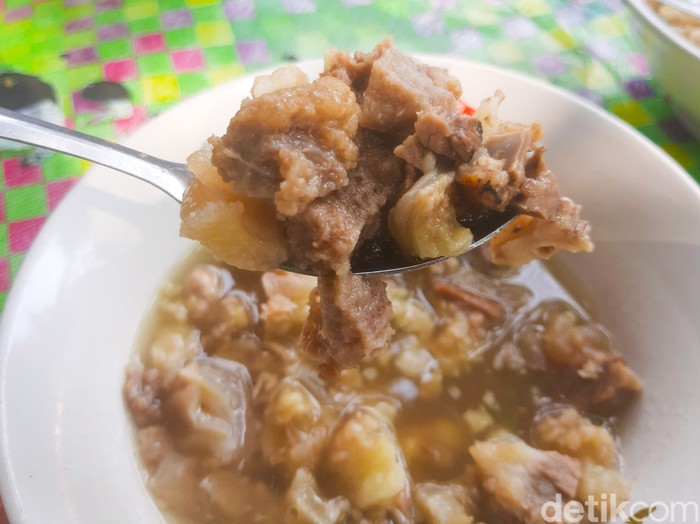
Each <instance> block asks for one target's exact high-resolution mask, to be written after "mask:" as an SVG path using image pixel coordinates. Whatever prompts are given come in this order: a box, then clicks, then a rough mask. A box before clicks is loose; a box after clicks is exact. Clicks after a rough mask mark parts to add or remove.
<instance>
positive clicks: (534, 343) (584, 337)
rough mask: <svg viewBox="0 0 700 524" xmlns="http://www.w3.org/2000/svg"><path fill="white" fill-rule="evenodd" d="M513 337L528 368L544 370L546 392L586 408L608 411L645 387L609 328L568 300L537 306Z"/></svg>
mask: <svg viewBox="0 0 700 524" xmlns="http://www.w3.org/2000/svg"><path fill="white" fill-rule="evenodd" d="M514 341H515V343H516V345H517V350H518V351H519V352H520V355H521V356H522V357H523V359H524V361H525V365H526V367H527V369H528V370H529V371H530V372H534V373H542V381H541V387H542V388H543V390H545V392H546V393H547V394H548V395H549V396H550V397H554V398H560V397H564V398H565V399H566V400H567V402H568V403H571V404H573V405H575V406H576V407H578V408H579V409H581V410H582V411H595V412H606V411H608V410H609V409H610V408H612V407H614V406H617V405H619V404H621V403H623V402H625V401H626V400H628V399H629V398H630V397H632V396H633V395H634V394H636V393H637V392H639V390H640V389H641V387H642V385H641V381H640V379H639V377H637V375H636V374H635V373H634V372H633V371H632V370H631V369H630V368H629V367H628V366H627V364H626V363H625V360H624V358H623V357H622V356H621V355H619V354H618V353H616V352H615V351H614V350H613V348H612V344H611V342H610V337H609V335H608V334H607V332H606V331H605V330H604V328H602V327H601V326H600V325H598V324H596V323H595V322H593V321H591V320H589V319H585V318H583V317H581V315H579V314H578V313H577V312H576V311H575V310H574V309H573V308H572V307H571V306H569V305H568V304H566V303H564V302H560V301H550V302H543V303H541V304H540V305H538V306H537V307H536V308H535V309H534V310H533V311H531V312H530V313H529V314H528V315H527V317H526V318H525V319H524V320H523V321H522V322H521V323H520V325H518V326H516V327H515V331H514ZM515 349H516V348H511V350H515Z"/></svg>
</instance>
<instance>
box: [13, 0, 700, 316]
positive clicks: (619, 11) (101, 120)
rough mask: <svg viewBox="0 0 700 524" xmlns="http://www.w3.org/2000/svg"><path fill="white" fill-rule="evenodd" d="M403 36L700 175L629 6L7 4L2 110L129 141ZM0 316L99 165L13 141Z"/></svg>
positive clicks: (403, 1) (422, 0)
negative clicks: (318, 60)
mask: <svg viewBox="0 0 700 524" xmlns="http://www.w3.org/2000/svg"><path fill="white" fill-rule="evenodd" d="M387 34H393V35H394V36H395V42H396V43H397V45H398V46H399V47H400V48H401V49H403V50H404V51H408V52H430V53H445V54H449V55H454V56H458V57H464V58H469V59H474V60H480V61H485V62H489V63H493V64H498V65H500V66H505V67H508V68H512V69H515V70H519V71H522V72H524V73H527V74H530V75H533V76H537V77H542V78H546V79H548V80H549V81H550V82H552V83H554V84H556V85H559V86H561V87H564V88H566V89H569V90H571V91H574V92H576V93H578V94H579V95H580V96H582V97H584V98H586V99H588V100H590V101H591V102H593V103H595V104H599V105H601V106H603V107H605V108H606V109H608V110H609V111H611V112H612V113H614V114H616V115H618V116H620V117H621V118H623V119H625V120H626V121H628V122H629V123H630V124H632V125H633V126H635V127H636V128H637V129H639V131H641V132H642V133H644V134H645V135H646V136H648V137H649V138H651V139H652V140H653V141H654V142H656V143H657V144H659V145H660V146H661V147H662V148H663V149H665V150H666V151H667V152H668V153H669V154H670V155H671V156H673V157H674V158H675V159H676V160H677V161H678V162H679V163H680V164H681V165H682V166H684V167H685V168H686V169H687V170H688V171H689V172H690V173H691V174H693V175H694V176H695V177H696V178H700V143H698V141H696V140H693V139H692V138H691V137H690V135H689V134H688V133H687V132H686V131H685V130H684V129H683V127H682V126H681V125H680V123H679V122H678V121H677V119H676V118H675V117H674V116H673V114H672V113H671V111H670V110H669V108H668V106H667V104H666V103H665V101H664V94H663V92H661V90H660V89H659V86H658V84H657V83H656V82H655V80H654V78H653V77H651V76H650V72H649V69H648V66H647V62H646V61H645V59H644V56H643V55H642V54H641V53H640V51H639V49H638V47H637V45H636V43H635V41H634V38H633V36H632V35H631V34H630V28H629V25H628V22H627V13H626V12H625V7H624V6H623V5H622V3H621V2H620V0H601V1H590V0H588V1H587V0H577V1H576V0H574V1H571V0H512V1H505V0H228V1H217V0H161V1H155V0H97V1H93V0H62V1H61V0H34V1H31V0H0V106H4V107H11V108H14V109H20V110H23V111H28V112H33V113H35V114H40V115H43V116H44V117H45V118H49V119H53V120H56V121H65V123H66V124H67V125H68V126H72V127H75V128H77V129H79V130H82V131H86V132H88V133H92V134H95V135H98V136H101V137H105V138H119V137H120V136H123V135H125V134H127V133H129V132H131V131H132V130H134V129H135V128H137V127H138V126H139V125H141V124H142V123H143V122H144V121H146V120H147V119H148V118H150V117H152V116H154V115H156V114H158V113H160V112H162V111H164V110H166V109H167V108H168V107H171V106H172V105H173V104H176V103H177V102H179V101H180V100H182V99H183V98H186V97H188V96H189V95H192V94H193V93H196V92H199V91H201V90H203V89H207V88H208V87H210V86H212V85H215V84H218V83H221V82H225V81H227V80H229V79H231V78H233V77H235V76H237V75H241V74H243V73H244V72H246V71H251V70H255V69H258V68H261V67H264V66H268V65H271V64H275V63H278V62H282V61H287V60H294V59H303V58H308V57H318V56H320V55H321V54H322V52H323V51H324V50H325V49H326V48H327V47H329V46H336V47H340V48H347V49H353V50H354V49H368V48H370V47H371V46H372V45H373V44H374V43H375V42H377V41H378V40H380V39H381V38H383V37H384V36H386V35H387ZM0 149H2V151H0V309H1V308H2V305H3V304H4V301H5V299H6V296H7V292H8V290H9V288H10V286H11V283H12V280H13V279H14V277H15V275H16V273H17V270H18V268H19V267H20V265H21V264H22V260H23V257H24V255H25V253H26V251H27V249H28V248H29V247H30V245H31V243H32V241H33V239H34V238H35V236H36V234H37V232H38V231H39V229H40V228H41V226H42V224H43V223H44V222H45V221H46V219H47V216H48V215H49V214H50V213H51V211H52V210H53V209H54V208H55V207H56V205H57V204H58V203H59V202H60V201H61V199H62V198H63V197H64V196H65V195H66V193H67V192H68V191H69V190H70V189H71V187H72V186H73V185H74V184H75V183H76V182H77V180H78V178H79V176H80V175H81V173H83V172H84V171H85V170H86V169H87V168H88V167H89V164H88V163H86V162H82V161H79V160H76V159H73V158H69V157H65V156H62V155H58V154H46V153H41V152H38V151H26V150H24V151H19V150H14V149H13V146H11V145H10V144H9V143H1V142H0Z"/></svg>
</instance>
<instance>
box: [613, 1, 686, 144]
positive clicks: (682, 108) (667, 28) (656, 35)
mask: <svg viewBox="0 0 700 524" xmlns="http://www.w3.org/2000/svg"><path fill="white" fill-rule="evenodd" d="M626 2H627V5H628V6H629V8H630V11H631V12H632V15H633V17H632V21H633V27H634V29H635V31H636V33H637V36H638V39H639V42H640V45H641V47H642V50H643V51H644V53H645V54H646V56H647V59H648V60H649V65H650V67H651V72H652V73H653V74H654V76H655V77H656V79H657V80H658V82H659V84H660V85H661V87H662V88H663V90H664V92H665V93H666V94H667V95H668V98H669V103H670V105H671V107H672V108H673V110H674V112H675V113H676V115H677V116H678V118H679V119H680V120H681V121H682V122H683V123H684V124H685V125H686V127H687V128H688V129H689V130H690V131H691V132H692V133H693V134H694V135H695V136H696V137H697V138H698V139H700V47H698V46H696V45H694V44H692V43H691V42H690V41H688V40H687V39H686V38H684V37H683V35H682V34H680V33H679V32H678V31H677V30H676V29H674V28H673V26H671V25H670V24H669V23H668V22H666V20H664V19H663V18H662V17H661V16H659V15H658V14H656V12H655V11H654V9H652V8H651V7H650V6H649V3H648V2H647V0H626Z"/></svg>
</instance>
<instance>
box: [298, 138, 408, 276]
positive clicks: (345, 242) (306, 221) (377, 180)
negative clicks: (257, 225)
mask: <svg viewBox="0 0 700 524" xmlns="http://www.w3.org/2000/svg"><path fill="white" fill-rule="evenodd" d="M358 144H359V148H360V158H359V162H358V165H357V167H356V168H355V169H354V170H352V171H350V173H349V175H348V176H349V179H350V183H349V184H348V185H347V186H345V187H344V188H342V189H340V190H338V191H334V192H333V193H331V194H330V195H328V196H327V197H324V198H319V199H317V200H315V201H313V202H312V203H311V204H310V205H309V206H308V207H307V208H306V209H305V210H304V211H303V212H302V213H300V214H299V215H297V216H296V217H294V218H292V219H290V220H288V221H287V223H286V231H287V238H288V239H289V245H290V250H289V251H290V260H291V262H292V263H293V264H295V265H296V266H298V267H302V268H309V269H314V270H317V271H318V270H321V271H328V270H332V271H334V272H337V273H342V272H343V271H346V270H347V269H348V264H349V260H350V255H351V254H352V252H353V250H354V249H355V247H356V246H357V245H358V242H359V241H360V239H361V238H363V237H366V236H371V235H372V234H373V233H374V232H376V230H377V229H378V227H379V226H380V222H381V220H382V218H383V217H382V208H383V207H384V205H385V204H386V203H387V201H388V200H390V199H392V198H396V197H397V196H398V195H397V193H399V192H400V187H401V186H402V184H403V181H404V179H405V178H406V176H405V173H404V169H403V163H402V162H401V161H400V160H399V159H398V158H396V157H395V156H394V155H393V154H392V146H391V144H390V143H388V142H387V141H386V140H385V139H384V138H382V137H381V136H379V135H378V134H377V133H373V132H371V131H364V130H361V131H360V133H359V134H358Z"/></svg>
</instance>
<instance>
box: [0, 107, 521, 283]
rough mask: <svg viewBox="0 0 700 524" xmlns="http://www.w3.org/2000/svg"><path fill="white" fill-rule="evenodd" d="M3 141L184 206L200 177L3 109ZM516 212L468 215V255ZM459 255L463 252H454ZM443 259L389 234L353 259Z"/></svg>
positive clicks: (376, 266) (384, 266)
mask: <svg viewBox="0 0 700 524" xmlns="http://www.w3.org/2000/svg"><path fill="white" fill-rule="evenodd" d="M0 138H5V139H8V140H12V141H15V142H20V143H24V144H27V145H31V146H36V147H40V148H44V149H49V150H52V151H57V152H60V153H64V154H68V155H71V156H74V157H78V158H82V159H85V160H89V161H91V162H94V163H96V164H100V165H102V166H106V167H109V168H112V169H114V170H116V171H120V172H122V173H124V174H127V175H130V176H133V177H135V178H138V179H140V180H143V181H144V182H147V183H149V184H151V185H153V186H155V187H157V188H158V189H161V190H162V191H163V192H165V193H166V194H167V195H169V196H170V197H172V198H173V199H175V200H176V201H177V202H179V203H182V201H183V197H184V195H185V191H186V190H187V188H188V187H189V186H190V185H191V184H192V182H193V180H194V179H195V175H194V174H193V173H192V171H190V169H188V167H187V165H185V164H180V163H176V162H170V161H168V160H163V159H161V158H156V157H153V156H150V155H147V154H145V153H141V152H139V151H136V150H133V149H130V148H128V147H125V146H123V145H121V144H117V143H114V142H108V141H106V140H102V139H100V138H97V137H94V136H90V135H87V134H85V133H80V132H78V131H75V130H72V129H68V128H65V127H61V126H57V125H55V124H51V123H49V122H44V121H42V120H39V119H36V118H33V117H30V116H26V115H23V114H21V113H17V112H15V111H10V110H7V109H3V108H0ZM513 216H514V215H513V213H512V212H508V213H481V214H478V215H475V216H469V215H467V214H465V216H464V217H460V219H459V220H460V223H461V224H463V225H464V226H465V227H467V228H469V229H470V230H471V232H472V234H473V242H472V243H470V244H469V245H468V246H467V247H466V248H465V250H464V251H465V252H466V251H469V250H471V249H474V248H476V247H478V246H480V245H481V244H483V243H484V242H486V241H488V240H489V239H490V238H492V237H493V236H494V235H495V234H496V233H497V232H499V231H501V230H502V229H503V228H504V227H505V226H506V225H507V224H508V223H509V222H510V221H511V219H512V218H513ZM455 254H459V253H455ZM444 258H446V257H444V256H441V257H432V258H427V259H425V258H420V257H417V256H411V255H407V254H404V253H402V252H401V249H400V248H399V247H398V245H397V244H396V243H395V242H393V241H392V240H391V238H389V235H386V236H378V237H377V238H373V239H370V240H368V241H366V242H364V243H362V244H361V245H360V246H359V247H358V249H356V250H355V252H354V253H353V255H352V257H351V269H352V271H353V273H355V274H357V275H391V274H396V273H401V272H404V271H408V270H413V269H419V268H421V267H424V266H427V265H430V264H433V263H435V262H438V261H440V260H443V259H444ZM280 267H281V268H282V269H285V270H287V271H292V272H296V273H303V274H310V270H309V268H308V267H306V268H300V267H297V266H295V265H294V264H293V263H291V262H289V261H285V262H282V263H281V265H280Z"/></svg>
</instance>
